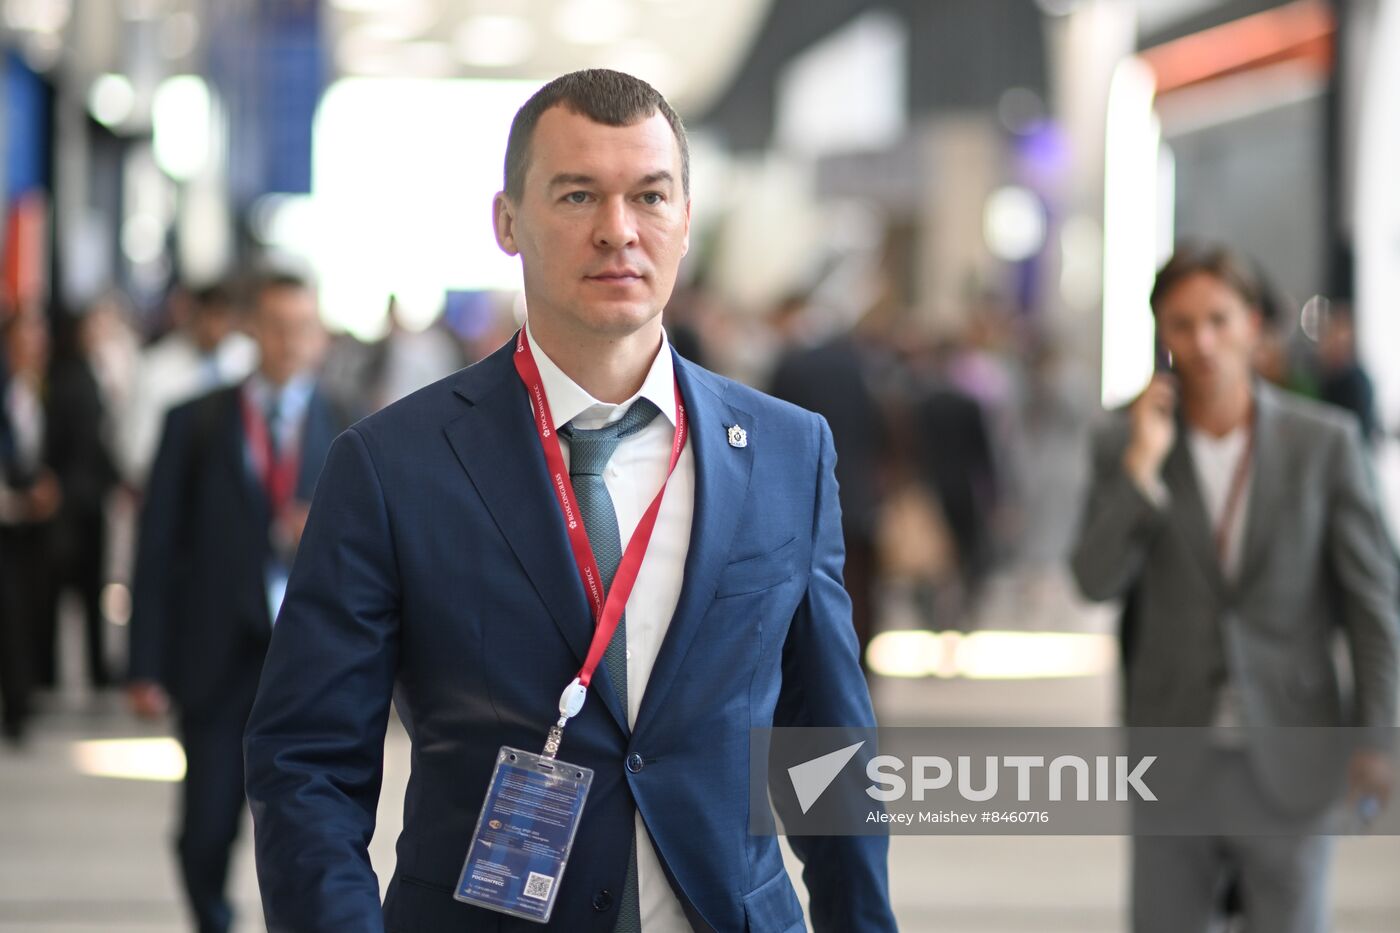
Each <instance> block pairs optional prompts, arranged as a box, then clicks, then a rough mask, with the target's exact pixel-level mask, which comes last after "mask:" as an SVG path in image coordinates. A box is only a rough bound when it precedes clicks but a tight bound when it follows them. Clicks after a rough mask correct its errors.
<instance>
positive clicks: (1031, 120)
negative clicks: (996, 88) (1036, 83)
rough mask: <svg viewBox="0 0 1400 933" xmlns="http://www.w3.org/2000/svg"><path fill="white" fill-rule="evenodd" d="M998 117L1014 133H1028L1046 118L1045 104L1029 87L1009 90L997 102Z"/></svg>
mask: <svg viewBox="0 0 1400 933" xmlns="http://www.w3.org/2000/svg"><path fill="white" fill-rule="evenodd" d="M997 116H998V117H999V118H1000V119H1001V123H1002V126H1005V127H1006V128H1007V129H1008V130H1010V131H1011V132H1013V133H1026V132H1029V131H1030V130H1031V129H1032V128H1034V127H1035V125H1036V123H1038V122H1039V121H1040V120H1041V119H1043V118H1044V116H1045V102H1044V101H1042V100H1041V99H1040V95H1039V94H1037V93H1036V92H1035V91H1032V90H1031V89H1030V88H1027V87H1013V88H1007V89H1006V90H1005V91H1004V92H1003V93H1002V95H1001V99H1000V100H998V101H997Z"/></svg>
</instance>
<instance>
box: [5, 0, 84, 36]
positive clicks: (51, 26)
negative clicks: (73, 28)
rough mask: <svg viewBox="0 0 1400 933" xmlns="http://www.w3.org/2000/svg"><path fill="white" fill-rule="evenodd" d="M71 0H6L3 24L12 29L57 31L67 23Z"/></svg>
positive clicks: (44, 31) (71, 7)
mask: <svg viewBox="0 0 1400 933" xmlns="http://www.w3.org/2000/svg"><path fill="white" fill-rule="evenodd" d="M72 13H73V4H72V0H6V2H5V25H7V26H9V27H10V28H12V29H27V30H30V31H32V32H43V33H51V34H52V33H58V32H62V31H63V27H64V26H66V25H68V18H69V17H70V16H71V15H72Z"/></svg>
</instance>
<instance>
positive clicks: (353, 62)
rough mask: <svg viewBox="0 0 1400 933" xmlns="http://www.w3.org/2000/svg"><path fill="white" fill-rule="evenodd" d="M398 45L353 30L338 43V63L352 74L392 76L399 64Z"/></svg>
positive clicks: (358, 30) (361, 31) (370, 34)
mask: <svg viewBox="0 0 1400 933" xmlns="http://www.w3.org/2000/svg"><path fill="white" fill-rule="evenodd" d="M396 46H397V44H396V43H393V42H388V41H385V40H384V39H381V38H379V37H378V36H376V35H374V34H372V33H366V32H364V31H363V30H360V29H353V30H351V31H350V32H347V33H346V34H345V35H343V36H341V37H340V41H339V42H338V43H336V47H335V53H336V61H337V64H339V66H340V68H341V69H342V70H344V71H347V72H350V73H352V74H392V73H393V71H394V68H395V66H396V63H397V55H396Z"/></svg>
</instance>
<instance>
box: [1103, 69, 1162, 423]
mask: <svg viewBox="0 0 1400 933" xmlns="http://www.w3.org/2000/svg"><path fill="white" fill-rule="evenodd" d="M1155 95H1156V83H1155V81H1154V79H1153V75H1152V70H1151V69H1150V68H1148V67H1147V65H1146V64H1145V63H1144V62H1143V61H1142V59H1140V58H1137V57H1136V56H1133V57H1130V58H1125V59H1124V60H1123V61H1122V62H1120V63H1119V64H1118V66H1117V67H1116V68H1115V69H1114V72H1113V78H1112V80H1111V81H1110V82H1109V86H1108V109H1107V113H1106V115H1105V123H1104V168H1103V218H1104V219H1103V323H1102V327H1103V337H1102V339H1103V342H1102V348H1103V349H1102V357H1101V358H1102V359H1103V369H1102V373H1101V375H1100V379H1101V381H1100V384H1099V400H1100V401H1101V402H1102V403H1103V405H1104V407H1105V408H1115V407H1117V406H1119V405H1123V404H1125V403H1127V402H1128V401H1130V400H1131V399H1133V398H1135V397H1136V396H1137V394H1138V393H1139V392H1141V391H1142V387H1143V386H1145V385H1146V384H1147V381H1148V380H1149V379H1151V378H1152V371H1153V365H1154V355H1153V350H1152V342H1153V335H1154V333H1155V324H1154V321H1153V317H1152V306H1151V301H1150V299H1151V294H1152V282H1153V280H1154V279H1155V278H1156V276H1157V266H1158V262H1159V258H1160V255H1159V251H1160V250H1161V249H1162V248H1163V247H1165V248H1166V249H1170V248H1171V242H1170V240H1167V241H1166V242H1164V243H1159V240H1160V239H1161V238H1162V237H1163V236H1166V235H1167V234H1166V232H1165V230H1164V226H1165V225H1166V223H1167V222H1168V220H1169V218H1164V217H1159V216H1158V214H1159V208H1160V198H1159V191H1158V188H1159V186H1160V184H1161V174H1160V171H1161V168H1160V160H1161V143H1162V125H1161V122H1160V120H1158V118H1157V115H1156V113H1155V112H1154V110H1153V101H1154V98H1155Z"/></svg>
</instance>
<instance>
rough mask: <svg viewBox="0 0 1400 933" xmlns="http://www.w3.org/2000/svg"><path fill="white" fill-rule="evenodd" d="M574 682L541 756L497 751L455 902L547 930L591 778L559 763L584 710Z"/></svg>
mask: <svg viewBox="0 0 1400 933" xmlns="http://www.w3.org/2000/svg"><path fill="white" fill-rule="evenodd" d="M584 694H585V688H584V687H583V686H582V685H580V684H579V682H578V681H577V680H575V681H574V683H572V684H570V685H569V687H568V689H566V690H565V691H564V696H563V697H561V698H560V701H559V713H560V716H559V722H558V723H556V724H555V726H554V727H553V728H552V729H550V730H549V738H548V740H547V741H546V743H545V751H544V754H542V755H536V754H533V753H532V752H527V751H523V750H521V749H518V748H511V747H510V746H502V747H501V750H500V752H499V753H498V754H497V755H496V769H495V770H494V771H493V772H492V773H491V783H490V785H489V787H488V789H487V791H486V802H485V804H484V805H483V806H482V808H481V815H480V816H478V817H477V820H476V831H475V832H473V833H472V842H471V847H470V848H469V849H468V850H467V860H466V863H465V864H464V865H463V866H462V874H461V877H460V878H459V879H458V880H457V890H456V892H455V893H454V894H453V897H454V898H455V899H457V900H459V901H462V902H463V903H466V904H474V905H476V906H478V907H485V908H487V909H488V910H495V911H499V912H501V913H504V914H510V915H511V916H514V917H522V918H524V919H526V920H534V921H536V922H538V923H547V922H548V921H549V917H550V914H551V913H552V912H553V911H554V901H555V898H556V896H557V895H558V893H559V885H560V882H561V881H562V880H563V877H564V868H565V866H566V865H567V864H568V861H569V852H570V851H571V850H572V849H573V845H574V835H575V833H577V832H578V824H579V819H580V817H582V815H583V804H584V801H585V799H586V798H587V797H588V788H589V785H591V784H592V783H593V771H592V770H591V769H589V768H584V767H581V766H579V765H571V764H569V763H567V762H563V761H559V760H558V759H557V758H555V757H554V755H555V754H556V753H557V752H558V750H559V742H560V740H561V739H562V737H563V729H564V725H565V723H566V722H568V720H569V718H570V717H571V716H573V715H575V714H577V712H578V710H579V709H580V708H581V707H582V706H583V699H584Z"/></svg>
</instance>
